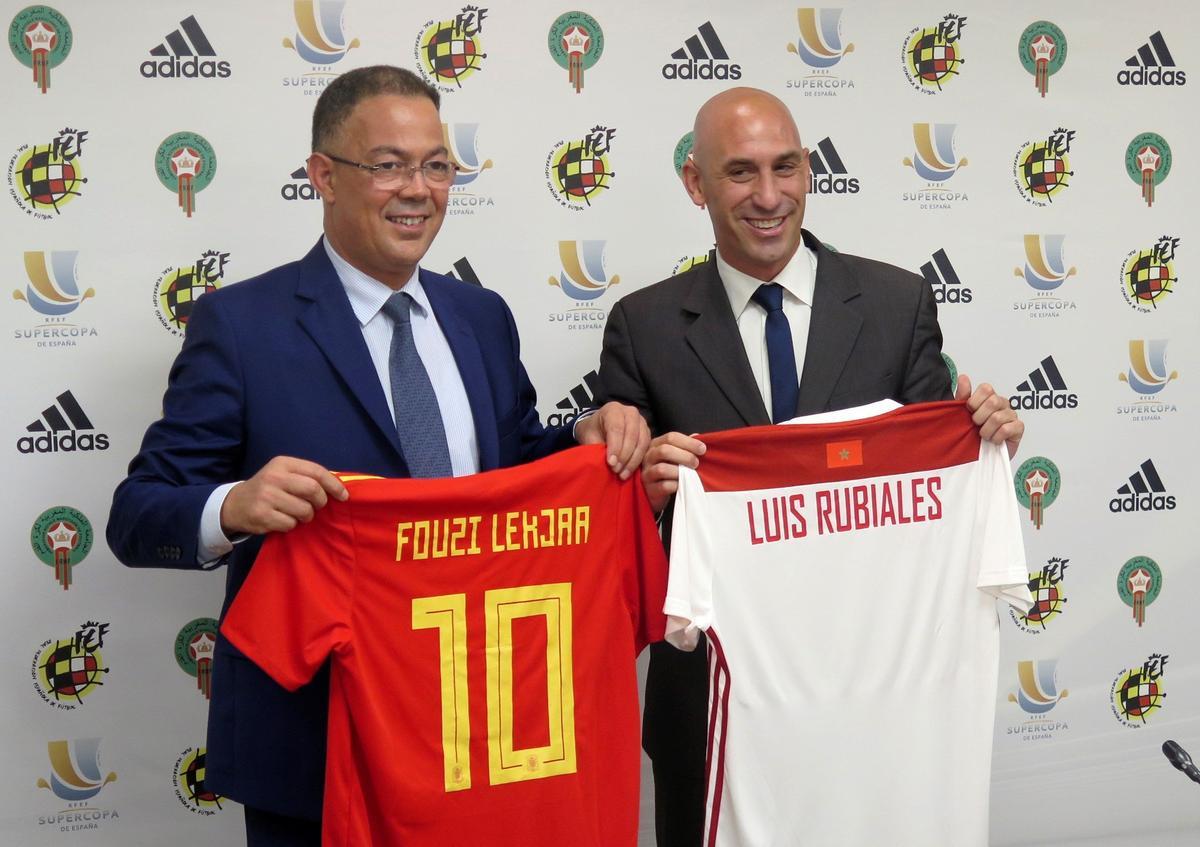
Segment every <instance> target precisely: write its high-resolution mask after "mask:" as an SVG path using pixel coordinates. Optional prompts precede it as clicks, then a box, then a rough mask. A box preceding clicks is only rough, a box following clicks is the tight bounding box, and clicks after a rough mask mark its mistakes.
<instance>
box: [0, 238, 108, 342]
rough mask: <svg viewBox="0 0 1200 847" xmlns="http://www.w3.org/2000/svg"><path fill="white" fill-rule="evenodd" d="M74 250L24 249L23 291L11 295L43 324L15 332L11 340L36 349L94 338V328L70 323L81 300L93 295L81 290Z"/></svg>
mask: <svg viewBox="0 0 1200 847" xmlns="http://www.w3.org/2000/svg"><path fill="white" fill-rule="evenodd" d="M78 257H79V252H78V251H76V250H46V251H42V250H26V251H25V254H24V257H23V258H24V265H25V276H26V277H27V279H28V282H27V283H26V284H25V289H24V290H21V289H20V288H16V289H13V292H12V296H13V299H14V300H18V301H21V302H24V303H27V304H28V305H29V308H30V309H32V310H33V311H34V312H35V313H36V314H38V315H40V316H41V318H42V322H41V323H40V324H38V325H36V326H33V327H30V328H27V329H14V330H13V338H15V339H18V340H27V341H32V342H33V343H34V346H36V347H76V346H78V344H79V339H80V338H90V337H95V336H96V335H98V334H99V333H98V332H97V331H96V328H95V327H91V326H85V325H82V324H77V323H72V322H70V318H69V317H68V316H69V315H71V314H72V313H73V312H74V311H75V310H76V309H78V308H79V304H80V303H82V302H83V301H84V300H87V299H89V298H91V297H95V296H96V291H95V289H93V288H87V289H84V290H82V291H81V290H80V286H79V277H78V275H77V272H76V262H77V260H78Z"/></svg>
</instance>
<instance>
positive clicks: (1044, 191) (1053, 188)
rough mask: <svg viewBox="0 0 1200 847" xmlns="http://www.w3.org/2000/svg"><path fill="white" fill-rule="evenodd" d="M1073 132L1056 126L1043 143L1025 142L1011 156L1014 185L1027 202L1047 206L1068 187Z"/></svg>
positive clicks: (1070, 174)
mask: <svg viewBox="0 0 1200 847" xmlns="http://www.w3.org/2000/svg"><path fill="white" fill-rule="evenodd" d="M1074 140H1075V130H1073V129H1065V128H1064V127H1059V128H1058V129H1056V130H1054V132H1052V133H1050V134H1049V135H1048V136H1046V140H1045V141H1027V142H1025V144H1023V145H1022V146H1021V149H1020V150H1018V151H1017V155H1016V156H1014V157H1013V184H1014V185H1016V187H1017V191H1019V192H1020V193H1021V196H1022V197H1024V198H1025V200H1026V201H1028V202H1029V203H1032V204H1033V205H1035V206H1043V207H1044V206H1049V205H1051V204H1052V203H1053V202H1054V200H1055V198H1056V197H1059V196H1060V195H1061V194H1062V192H1064V191H1066V190H1067V188H1068V187H1069V186H1070V178H1071V177H1073V176H1074V175H1075V172H1074V171H1073V170H1071V158H1070V153H1071V144H1072V142H1073V141H1074Z"/></svg>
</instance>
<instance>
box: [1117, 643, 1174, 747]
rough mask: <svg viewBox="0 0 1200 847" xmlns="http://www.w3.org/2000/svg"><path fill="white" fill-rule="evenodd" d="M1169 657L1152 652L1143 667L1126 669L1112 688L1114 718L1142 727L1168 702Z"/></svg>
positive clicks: (1127, 724) (1125, 723) (1137, 727)
mask: <svg viewBox="0 0 1200 847" xmlns="http://www.w3.org/2000/svg"><path fill="white" fill-rule="evenodd" d="M1168 658H1169V657H1168V656H1167V655H1166V654H1163V653H1153V654H1151V655H1150V657H1149V658H1148V659H1146V661H1144V662H1142V664H1141V666H1140V667H1135V668H1125V669H1124V670H1122V671H1121V672H1120V673H1119V674H1117V677H1116V679H1114V680H1113V683H1112V687H1111V688H1110V689H1109V697H1110V700H1111V702H1110V704H1109V705H1110V707H1111V708H1112V713H1113V717H1115V718H1116V719H1117V720H1118V721H1120V722H1121V723H1123V724H1124V725H1125V726H1127V727H1130V728H1131V729H1140V728H1141V727H1144V726H1145V725H1146V722H1147V721H1148V720H1149V719H1150V718H1152V717H1153V716H1154V715H1155V714H1156V713H1157V712H1158V711H1159V710H1161V709H1162V708H1163V706H1164V705H1166V703H1165V700H1166V697H1167V689H1166V686H1165V685H1164V682H1163V676H1164V674H1165V672H1166V668H1167V659H1168Z"/></svg>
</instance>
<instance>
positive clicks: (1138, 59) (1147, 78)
mask: <svg viewBox="0 0 1200 847" xmlns="http://www.w3.org/2000/svg"><path fill="white" fill-rule="evenodd" d="M1117 82H1118V83H1120V84H1121V85H1186V84H1187V75H1186V74H1185V73H1184V72H1183V71H1177V70H1175V57H1174V56H1172V55H1171V50H1170V48H1168V47H1167V42H1166V40H1165V39H1164V38H1163V34H1162V30H1159V31H1158V32H1156V33H1154V35H1152V36H1150V40H1149V41H1147V42H1146V43H1145V44H1143V45H1142V46H1141V47H1139V48H1138V51H1137V52H1136V53H1134V54H1133V55H1132V56H1130V57H1129V58H1128V59H1126V60H1125V68H1124V69H1122V70H1120V71H1118V72H1117Z"/></svg>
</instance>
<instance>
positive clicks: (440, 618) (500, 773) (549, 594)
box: [412, 582, 575, 791]
mask: <svg viewBox="0 0 1200 847" xmlns="http://www.w3.org/2000/svg"><path fill="white" fill-rule="evenodd" d="M483 606H484V620H485V621H486V624H485V628H484V634H485V642H484V654H485V655H486V657H487V659H486V660H487V716H488V777H489V782H490V784H491V785H501V784H503V783H507V782H520V781H522V780H528V779H545V778H546V777H551V776H560V775H562V774H569V773H575V681H574V680H575V677H574V670H573V667H572V664H571V632H572V629H571V584H570V583H569V582H558V583H553V584H550V585H526V586H521V587H519V588H499V589H495V590H492V591H487V592H484V597H483ZM530 617H542V618H544V619H545V621H546V703H547V707H548V715H547V718H548V725H549V731H550V732H549V743H548V744H546V745H545V746H544V747H525V748H522V749H520V750H518V749H516V748H515V744H514V741H513V688H514V679H513V646H514V645H513V621H515V620H518V619H520V618H530ZM412 628H413V629H414V630H420V629H435V630H437V632H438V652H439V657H440V659H441V662H440V673H441V689H442V703H441V706H442V761H443V765H444V769H445V778H446V790H447V791H462V790H464V789H467V788H470V787H471V718H470V708H469V703H470V695H469V691H468V688H469V684H468V676H467V595H466V594H442V595H440V596H437V597H419V598H415V599H414V600H413V604H412Z"/></svg>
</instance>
